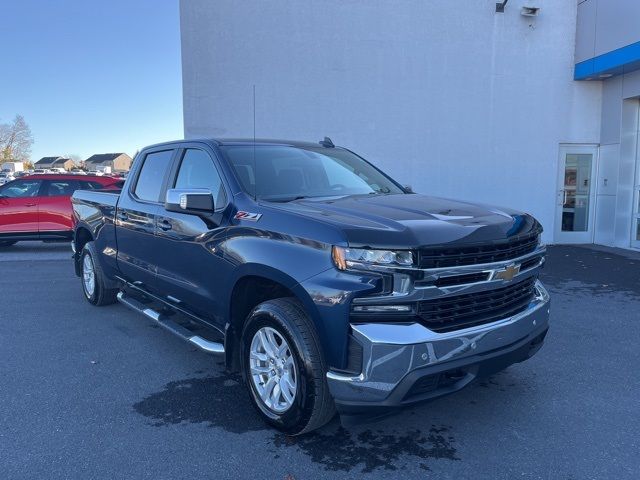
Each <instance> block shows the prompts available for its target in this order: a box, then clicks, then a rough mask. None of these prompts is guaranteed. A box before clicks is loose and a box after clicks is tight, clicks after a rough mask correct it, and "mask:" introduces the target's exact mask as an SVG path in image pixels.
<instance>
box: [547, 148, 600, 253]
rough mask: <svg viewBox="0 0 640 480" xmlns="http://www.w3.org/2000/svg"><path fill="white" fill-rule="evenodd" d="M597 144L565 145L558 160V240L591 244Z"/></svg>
mask: <svg viewBox="0 0 640 480" xmlns="http://www.w3.org/2000/svg"><path fill="white" fill-rule="evenodd" d="M597 160H598V147H597V146H595V145H562V146H560V161H559V162H558V192H557V197H556V228H555V242H556V243H592V242H593V223H594V222H593V215H594V207H595V181H593V180H594V179H595V176H596V175H595V174H596V163H597Z"/></svg>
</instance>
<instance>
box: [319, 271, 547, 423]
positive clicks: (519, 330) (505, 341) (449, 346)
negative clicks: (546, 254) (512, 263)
mask: <svg viewBox="0 0 640 480" xmlns="http://www.w3.org/2000/svg"><path fill="white" fill-rule="evenodd" d="M548 328H549V295H548V293H547V291H546V290H545V289H544V287H543V286H542V284H541V283H540V282H539V281H537V282H536V296H535V298H534V300H532V301H531V303H530V304H529V305H528V307H527V309H526V310H524V311H523V312H521V313H518V314H517V315H514V316H512V317H508V318H504V319H502V320H499V321H496V322H492V323H489V324H484V325H480V326H477V327H471V328H466V329H463V330H456V331H453V332H447V333H436V332H433V331H431V330H429V329H427V328H426V327H424V326H422V325H420V324H418V323H405V324H391V323H360V324H352V325H351V331H352V334H353V336H354V338H355V339H356V340H357V342H358V343H360V344H361V345H362V349H363V353H362V357H363V358H362V373H361V374H360V375H358V376H350V375H345V374H343V373H339V372H336V371H329V372H328V373H327V380H328V383H329V389H330V390H331V393H332V395H333V397H334V400H335V402H336V406H337V408H338V411H339V412H340V413H341V414H343V415H345V414H349V415H350V414H355V413H360V412H364V410H369V411H370V412H371V411H378V410H380V411H383V410H386V409H389V408H391V407H398V406H403V405H406V404H410V403H414V402H418V401H422V400H426V399H430V398H435V397H438V396H441V395H445V394H447V393H452V392H455V391H457V390H460V389H461V388H463V387H464V386H466V385H468V384H469V383H470V382H471V381H472V380H474V379H475V378H478V377H480V376H485V375H490V374H491V373H494V372H496V371H499V370H501V369H503V368H506V367H507V366H508V365H510V364H512V363H516V362H520V361H523V360H526V359H527V358H529V357H531V356H532V355H533V354H534V353H535V352H537V350H539V348H540V347H541V346H542V341H543V340H544V336H545V334H546V332H547V329H548Z"/></svg>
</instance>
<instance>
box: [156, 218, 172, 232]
mask: <svg viewBox="0 0 640 480" xmlns="http://www.w3.org/2000/svg"><path fill="white" fill-rule="evenodd" d="M158 227H159V228H160V229H161V230H164V231H167V230H171V229H172V228H173V227H172V226H171V223H170V222H169V220H162V221H161V222H160V223H158Z"/></svg>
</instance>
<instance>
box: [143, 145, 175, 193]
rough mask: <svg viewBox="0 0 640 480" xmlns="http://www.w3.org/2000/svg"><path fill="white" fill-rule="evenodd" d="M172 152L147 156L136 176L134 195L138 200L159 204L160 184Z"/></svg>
mask: <svg viewBox="0 0 640 480" xmlns="http://www.w3.org/2000/svg"><path fill="white" fill-rule="evenodd" d="M172 156H173V150H163V151H162V152H153V153H149V154H147V156H146V157H145V159H144V163H143V164H142V169H141V170H140V175H138V181H137V182H136V188H135V190H134V192H133V193H134V194H135V196H136V197H138V198H139V199H140V200H146V201H148V202H159V201H160V200H161V199H160V195H161V193H162V183H163V182H164V177H165V175H166V173H167V171H168V169H169V164H170V163H171V157H172Z"/></svg>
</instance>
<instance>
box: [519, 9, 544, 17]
mask: <svg viewBox="0 0 640 480" xmlns="http://www.w3.org/2000/svg"><path fill="white" fill-rule="evenodd" d="M539 12H540V7H522V9H521V10H520V15H522V16H523V17H537V16H538V13H539Z"/></svg>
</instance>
